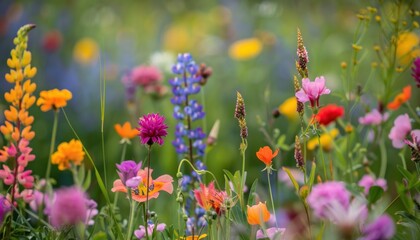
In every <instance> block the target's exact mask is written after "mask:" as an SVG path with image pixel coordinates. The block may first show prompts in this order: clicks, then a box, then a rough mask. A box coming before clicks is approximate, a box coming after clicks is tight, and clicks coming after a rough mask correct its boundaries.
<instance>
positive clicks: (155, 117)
mask: <svg viewBox="0 0 420 240" xmlns="http://www.w3.org/2000/svg"><path fill="white" fill-rule="evenodd" d="M167 128H168V126H167V125H166V124H165V118H164V117H163V116H161V115H159V114H157V113H149V114H147V115H145V116H143V117H141V118H140V119H139V128H137V129H138V130H139V137H140V141H141V143H142V144H147V145H152V144H153V143H158V144H159V145H163V137H166V135H168V132H167V130H166V129H167Z"/></svg>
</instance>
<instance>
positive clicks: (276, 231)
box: [256, 227, 286, 240]
mask: <svg viewBox="0 0 420 240" xmlns="http://www.w3.org/2000/svg"><path fill="white" fill-rule="evenodd" d="M266 231H267V236H266V235H264V232H263V231H262V230H261V229H260V230H258V231H257V236H256V237H257V239H266V238H268V239H270V240H275V239H282V237H283V235H284V232H285V231H286V228H276V227H272V228H268V229H267V230H266Z"/></svg>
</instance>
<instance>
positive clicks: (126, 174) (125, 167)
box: [116, 160, 141, 184]
mask: <svg viewBox="0 0 420 240" xmlns="http://www.w3.org/2000/svg"><path fill="white" fill-rule="evenodd" d="M116 165H117V168H118V171H117V173H118V176H119V177H120V179H121V181H122V183H124V184H126V182H127V180H128V179H131V178H133V177H135V176H137V172H138V171H139V170H140V168H141V163H136V162H134V161H133V160H126V161H122V162H121V164H118V163H117V164H116Z"/></svg>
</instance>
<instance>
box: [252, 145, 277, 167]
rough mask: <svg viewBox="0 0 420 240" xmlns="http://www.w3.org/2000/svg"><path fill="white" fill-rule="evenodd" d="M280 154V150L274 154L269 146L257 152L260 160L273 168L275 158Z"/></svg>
mask: <svg viewBox="0 0 420 240" xmlns="http://www.w3.org/2000/svg"><path fill="white" fill-rule="evenodd" d="M278 153H279V150H278V149H277V150H276V151H275V152H274V153H273V151H272V150H271V148H270V147H269V146H265V147H263V148H260V150H259V151H258V152H257V157H258V159H260V160H261V161H262V162H263V163H265V165H266V166H267V167H269V166H271V163H272V161H273V158H274V157H275V156H277V154H278Z"/></svg>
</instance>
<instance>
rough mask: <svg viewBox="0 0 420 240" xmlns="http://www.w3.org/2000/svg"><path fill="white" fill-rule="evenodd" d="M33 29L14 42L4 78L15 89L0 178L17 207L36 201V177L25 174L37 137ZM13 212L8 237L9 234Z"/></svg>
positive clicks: (7, 115) (0, 157) (10, 98)
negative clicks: (19, 203) (18, 202)
mask: <svg viewBox="0 0 420 240" xmlns="http://www.w3.org/2000/svg"><path fill="white" fill-rule="evenodd" d="M33 28H35V25H34V24H27V25H25V26H23V27H21V28H20V29H19V31H18V32H17V36H16V37H15V38H14V39H13V43H14V44H15V48H14V49H13V50H12V51H11V53H10V58H8V59H7V66H8V67H9V68H10V72H9V73H6V75H5V79H6V81H7V82H9V83H11V84H14V87H13V88H12V89H11V90H10V91H9V92H6V93H5V95H4V97H5V99H6V102H8V103H10V107H9V109H7V110H5V111H4V116H5V119H6V120H5V123H4V124H3V125H2V126H0V131H1V133H2V134H3V135H4V136H5V138H6V140H7V141H8V146H5V147H4V150H1V152H0V161H1V162H3V163H4V164H3V169H1V170H0V175H1V176H2V177H1V178H2V179H3V182H4V184H5V185H10V193H9V197H10V198H8V199H10V204H11V205H14V204H15V201H16V200H18V199H23V200H24V201H25V202H29V201H31V200H32V198H33V189H32V188H33V185H34V184H33V183H34V177H33V176H31V174H32V171H31V170H25V168H26V166H27V165H28V162H30V161H33V160H34V159H35V155H33V154H31V151H32V148H30V147H29V142H30V141H31V140H32V139H33V138H34V137H35V132H33V131H32V130H31V128H32V126H31V125H32V123H33V122H34V117H33V116H30V115H29V112H28V110H29V108H30V107H31V106H32V105H33V104H34V103H35V100H36V98H35V96H33V95H32V94H33V93H34V91H35V89H36V84H35V83H32V82H31V79H32V78H33V77H34V76H35V74H36V72H37V69H36V68H35V67H32V66H31V60H32V55H31V52H29V51H28V50H27V46H28V32H29V31H30V30H31V29H33ZM6 162H8V163H10V167H9V166H8V165H6V164H5V163H6ZM21 187H23V190H21ZM13 212H14V211H12V217H11V218H10V222H9V224H8V225H7V226H8V227H7V231H6V234H10V230H11V229H10V228H11V225H12V220H13ZM9 237H10V236H9Z"/></svg>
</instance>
